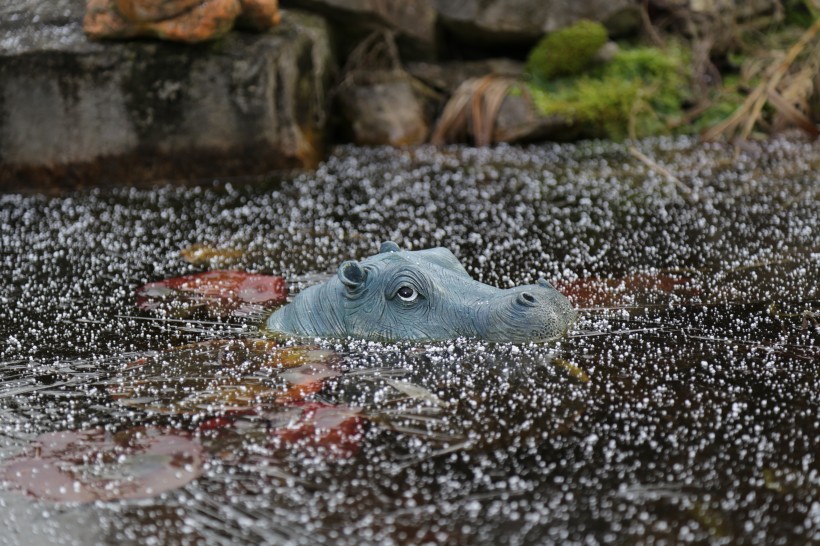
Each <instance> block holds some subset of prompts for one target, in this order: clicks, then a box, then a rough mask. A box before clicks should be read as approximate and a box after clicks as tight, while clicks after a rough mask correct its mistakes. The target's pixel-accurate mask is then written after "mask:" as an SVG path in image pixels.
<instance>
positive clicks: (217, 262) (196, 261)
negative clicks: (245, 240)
mask: <svg viewBox="0 0 820 546" xmlns="http://www.w3.org/2000/svg"><path fill="white" fill-rule="evenodd" d="M179 253H180V255H181V256H182V258H183V259H184V260H185V261H186V262H188V263H190V264H193V265H196V266H200V267H225V266H226V265H229V264H233V263H234V262H236V261H237V260H239V259H240V258H242V256H244V255H245V251H244V250H240V249H238V248H220V247H216V246H208V245H205V244H202V243H196V244H193V245H191V246H189V247H188V248H184V249H182V250H180V252H179Z"/></svg>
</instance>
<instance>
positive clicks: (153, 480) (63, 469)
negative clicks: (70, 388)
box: [0, 427, 203, 502]
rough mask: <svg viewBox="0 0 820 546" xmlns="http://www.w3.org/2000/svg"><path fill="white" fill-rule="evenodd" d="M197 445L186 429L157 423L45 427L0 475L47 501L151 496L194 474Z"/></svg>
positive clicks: (199, 466) (198, 463) (198, 470)
mask: <svg viewBox="0 0 820 546" xmlns="http://www.w3.org/2000/svg"><path fill="white" fill-rule="evenodd" d="M202 470H203V457H202V448H201V447H200V445H199V444H198V443H197V442H196V441H194V440H193V439H192V438H190V437H189V435H187V434H185V433H182V432H179V431H174V430H170V429H164V428H157V427H136V428H132V429H128V430H124V431H120V432H117V433H113V434H112V433H110V432H107V431H105V430H103V429H92V430H80V431H73V430H69V431H63V432H49V433H46V434H42V435H40V436H39V437H37V438H36V439H35V440H34V441H33V442H32V444H31V445H30V446H29V447H28V448H27V449H26V450H24V451H23V452H22V453H21V454H19V455H17V456H15V457H12V458H11V459H9V460H7V461H6V462H5V463H4V464H3V466H2V468H0V479H2V480H3V481H6V482H8V483H9V484H10V485H11V486H12V487H14V488H17V489H20V490H22V491H25V492H26V493H28V494H29V495H31V496H33V497H35V498H37V499H39V500H46V501H52V502H93V501H111V500H117V499H138V498H150V497H154V496H156V495H158V494H160V493H162V492H164V491H169V490H172V489H176V488H178V487H181V486H183V485H185V484H187V483H188V482H191V481H193V480H195V479H196V478H198V477H199V476H200V475H201V474H202Z"/></svg>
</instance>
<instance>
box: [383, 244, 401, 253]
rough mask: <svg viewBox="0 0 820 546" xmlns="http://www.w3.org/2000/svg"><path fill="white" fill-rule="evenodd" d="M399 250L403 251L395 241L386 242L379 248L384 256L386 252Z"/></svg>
mask: <svg viewBox="0 0 820 546" xmlns="http://www.w3.org/2000/svg"><path fill="white" fill-rule="evenodd" d="M399 250H401V249H400V248H399V245H397V244H396V243H394V242H393V241H385V242H383V243H382V246H380V247H379V254H384V253H385V252H398V251H399Z"/></svg>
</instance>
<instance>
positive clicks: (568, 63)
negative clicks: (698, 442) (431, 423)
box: [527, 20, 607, 81]
mask: <svg viewBox="0 0 820 546" xmlns="http://www.w3.org/2000/svg"><path fill="white" fill-rule="evenodd" d="M606 41H607V32H606V29H605V28H604V26H603V25H602V24H601V23H596V22H593V21H586V20H582V21H578V22H577V23H575V24H574V25H572V26H569V27H566V28H562V29H561V30H557V31H555V32H552V33H550V34H548V35H546V36H545V37H544V38H542V39H541V41H539V42H538V44H537V45H536V46H535V47H534V48H533V49H532V51H531V52H530V55H529V57H528V59H527V70H528V71H529V73H530V74H531V75H532V76H533V78H535V79H536V80H544V81H547V80H551V79H553V78H556V77H561V76H573V75H575V74H579V73H581V72H583V71H584V70H585V69H586V68H587V67H588V66H589V65H590V63H591V62H592V58H593V57H594V56H595V53H596V52H597V51H598V50H599V49H601V46H603V45H604V44H605V43H606Z"/></svg>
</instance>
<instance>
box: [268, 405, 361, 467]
mask: <svg viewBox="0 0 820 546" xmlns="http://www.w3.org/2000/svg"><path fill="white" fill-rule="evenodd" d="M292 407H297V408H299V410H300V414H298V416H297V417H296V418H295V420H293V421H291V422H290V423H289V424H288V425H287V426H284V427H280V428H276V429H274V430H273V433H272V434H273V436H274V438H275V439H276V440H277V441H278V442H279V443H285V444H288V445H290V446H293V447H298V448H302V449H305V448H307V449H314V450H319V451H320V452H321V453H322V455H324V456H325V457H327V456H332V457H337V458H348V457H352V456H354V455H355V454H356V453H357V452H358V451H359V447H360V445H361V440H362V432H363V427H364V418H363V417H362V416H361V414H360V412H359V411H358V410H355V409H352V408H349V407H345V406H333V405H329V404H323V403H319V402H311V403H302V404H296V405H294V406H292Z"/></svg>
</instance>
